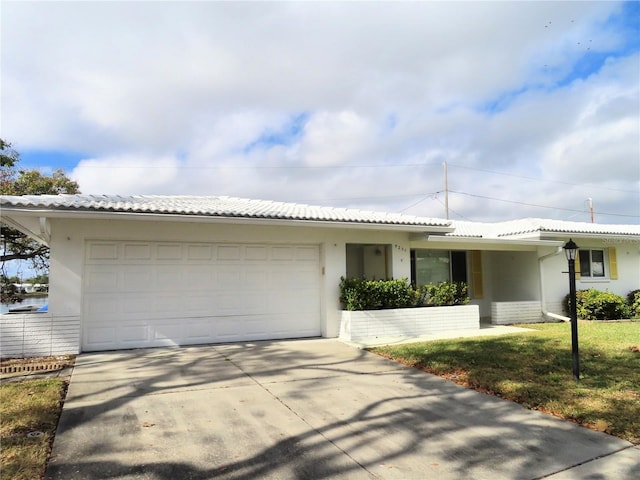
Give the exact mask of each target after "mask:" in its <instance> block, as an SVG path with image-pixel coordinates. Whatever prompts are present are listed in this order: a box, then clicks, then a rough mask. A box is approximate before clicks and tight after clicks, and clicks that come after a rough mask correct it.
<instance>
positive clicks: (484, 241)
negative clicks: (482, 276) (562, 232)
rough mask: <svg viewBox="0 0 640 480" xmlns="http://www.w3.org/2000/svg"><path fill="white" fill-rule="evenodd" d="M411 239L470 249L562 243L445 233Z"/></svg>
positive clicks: (549, 245)
mask: <svg viewBox="0 0 640 480" xmlns="http://www.w3.org/2000/svg"><path fill="white" fill-rule="evenodd" d="M412 240H413V241H417V242H419V241H423V242H426V243H427V244H428V245H429V246H430V247H434V248H452V246H456V247H458V248H464V249H470V250H473V249H475V250H530V251H531V250H536V249H537V248H539V247H550V248H557V247H561V246H562V245H564V243H565V242H564V241H562V240H538V239H531V238H529V239H524V238H519V239H502V238H485V237H450V236H445V235H426V236H423V237H418V236H414V237H413V238H412Z"/></svg>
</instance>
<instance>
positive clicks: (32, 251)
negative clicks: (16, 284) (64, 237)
mask: <svg viewBox="0 0 640 480" xmlns="http://www.w3.org/2000/svg"><path fill="white" fill-rule="evenodd" d="M19 161H20V154H19V153H18V152H17V151H16V150H14V149H13V148H12V146H11V143H9V142H6V141H4V140H2V139H0V194H1V195H57V194H61V193H80V188H79V186H78V183H77V182H74V181H73V180H71V179H70V178H68V177H67V176H66V175H65V173H64V172H63V171H62V170H56V171H54V172H53V173H52V174H51V175H45V174H43V173H42V172H40V171H38V170H22V169H18V168H17V164H18V163H19ZM0 241H1V242H2V247H1V249H0V261H1V262H2V274H1V283H2V295H1V298H0V301H1V302H2V303H13V302H16V301H20V299H19V295H18V296H16V294H15V292H13V290H12V288H11V286H10V282H9V281H8V278H7V276H6V273H5V263H6V262H10V261H18V260H26V261H29V262H30V263H31V266H32V267H33V268H34V269H35V270H37V271H40V272H44V271H48V269H49V248H48V247H47V246H45V245H42V244H41V243H39V242H37V241H35V240H33V239H32V238H30V237H28V236H27V235H25V234H23V233H22V232H20V231H19V230H16V229H15V228H12V227H10V226H8V225H5V224H4V223H2V224H0Z"/></svg>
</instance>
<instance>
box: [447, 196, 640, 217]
mask: <svg viewBox="0 0 640 480" xmlns="http://www.w3.org/2000/svg"><path fill="white" fill-rule="evenodd" d="M449 193H457V194H458V195H465V196H467V197H474V198H483V199H485V200H494V201H496V202H504V203H514V204H516V205H525V206H527V207H537V208H547V209H549V210H562V211H565V212H578V213H584V210H578V209H574V208H561V207H552V206H549V205H537V204H535V203H525V202H518V201H516V200H505V199H503V198H495V197H487V196H485V195H475V194H473V193H466V192H457V191H455V190H449ZM596 213H597V214H598V215H608V216H613V217H631V218H640V215H625V214H622V213H605V212H596Z"/></svg>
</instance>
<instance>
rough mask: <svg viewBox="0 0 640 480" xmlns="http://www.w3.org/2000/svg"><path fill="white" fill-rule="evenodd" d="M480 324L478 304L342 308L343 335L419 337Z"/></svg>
mask: <svg viewBox="0 0 640 480" xmlns="http://www.w3.org/2000/svg"><path fill="white" fill-rule="evenodd" d="M479 328H480V310H479V308H478V306H477V305H460V306H455V307H419V308H397V309H388V310H364V311H346V310H343V311H342V318H341V322H340V339H341V340H345V341H352V342H357V341H360V340H364V339H373V338H398V337H404V338H407V337H419V336H421V335H433V334H435V333H440V332H448V331H452V330H477V329H479Z"/></svg>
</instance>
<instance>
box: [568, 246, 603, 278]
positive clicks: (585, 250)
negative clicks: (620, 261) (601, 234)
mask: <svg viewBox="0 0 640 480" xmlns="http://www.w3.org/2000/svg"><path fill="white" fill-rule="evenodd" d="M593 252H599V253H601V254H602V260H601V261H594V259H593ZM585 255H587V257H586V261H587V262H588V274H587V273H585V272H586V271H587V270H586V269H585V270H583V263H586V262H585V261H584V260H585ZM576 263H577V265H576V267H577V268H576V270H577V273H578V274H579V275H580V279H581V280H586V281H603V280H610V277H611V272H610V265H609V252H608V250H607V248H580V250H578V258H577V262H576ZM600 263H601V264H602V275H594V264H595V265H597V264H600Z"/></svg>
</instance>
